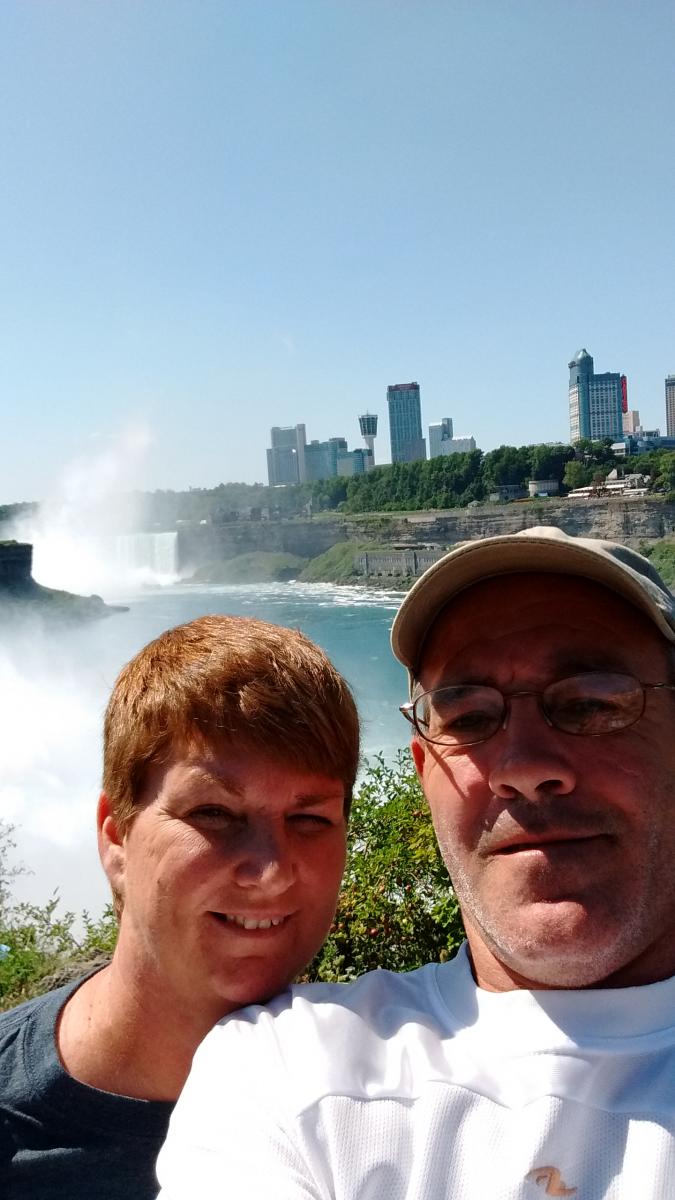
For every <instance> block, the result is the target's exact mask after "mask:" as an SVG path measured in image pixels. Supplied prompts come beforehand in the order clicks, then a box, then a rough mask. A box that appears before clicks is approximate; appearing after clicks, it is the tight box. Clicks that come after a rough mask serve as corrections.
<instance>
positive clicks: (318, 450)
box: [305, 437, 347, 480]
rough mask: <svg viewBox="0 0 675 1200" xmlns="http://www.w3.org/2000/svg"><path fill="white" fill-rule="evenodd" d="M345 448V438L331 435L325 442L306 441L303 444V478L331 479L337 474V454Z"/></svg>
mask: <svg viewBox="0 0 675 1200" xmlns="http://www.w3.org/2000/svg"><path fill="white" fill-rule="evenodd" d="M346 450H347V439H346V438H340V437H333V438H328V441H326V442H319V441H317V440H313V441H311V442H308V443H307V445H306V446H305V478H306V479H307V480H314V479H331V478H332V477H333V476H334V475H337V473H338V469H337V460H338V454H339V453H340V452H342V451H346Z"/></svg>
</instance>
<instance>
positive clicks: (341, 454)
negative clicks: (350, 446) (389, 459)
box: [337, 446, 373, 475]
mask: <svg viewBox="0 0 675 1200" xmlns="http://www.w3.org/2000/svg"><path fill="white" fill-rule="evenodd" d="M372 466H373V452H372V450H369V449H368V447H367V446H365V447H361V446H357V447H356V449H355V450H338V452H337V473H338V475H364V474H365V472H366V471H369V470H370V468H371V467H372Z"/></svg>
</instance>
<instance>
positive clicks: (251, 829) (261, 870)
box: [235, 824, 295, 895]
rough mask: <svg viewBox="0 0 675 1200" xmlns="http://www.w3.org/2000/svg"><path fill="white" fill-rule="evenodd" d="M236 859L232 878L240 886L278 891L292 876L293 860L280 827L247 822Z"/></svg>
mask: <svg viewBox="0 0 675 1200" xmlns="http://www.w3.org/2000/svg"><path fill="white" fill-rule="evenodd" d="M236 859H237V861H236V865H235V878H236V881H237V883H238V885H239V886H240V887H248V888H261V889H264V891H265V893H266V895H280V894H281V893H282V892H285V891H287V890H288V888H289V887H290V886H291V884H292V883H293V881H294V879H295V860H294V858H293V855H292V853H291V849H290V847H289V845H288V839H287V837H286V836H285V831H284V830H283V829H277V828H276V827H275V828H272V827H271V826H269V825H263V824H260V825H258V824H251V825H250V826H248V827H247V828H246V829H245V830H243V831H242V834H241V837H240V840H239V845H238V847H237V855H236Z"/></svg>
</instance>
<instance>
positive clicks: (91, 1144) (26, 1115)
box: [0, 979, 173, 1200]
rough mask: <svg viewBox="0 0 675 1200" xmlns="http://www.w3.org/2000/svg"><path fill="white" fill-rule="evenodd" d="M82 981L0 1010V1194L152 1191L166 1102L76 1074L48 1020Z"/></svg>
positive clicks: (131, 1199)
mask: <svg viewBox="0 0 675 1200" xmlns="http://www.w3.org/2000/svg"><path fill="white" fill-rule="evenodd" d="M81 982H82V980H80V979H78V980H77V981H76V982H75V983H72V984H69V985H68V986H67V987H63V988H59V989H58V990H57V991H54V992H48V993H47V995H46V996H40V997H39V998H38V999H37V1000H29V1001H28V1002H27V1003H26V1004H21V1005H20V1006H19V1007H18V1008H13V1009H11V1010H10V1011H9V1012H6V1013H0V1196H1V1197H2V1200H85V1198H86V1200H154V1197H156V1195H157V1192H158V1190H159V1189H158V1184H157V1179H156V1176H155V1160H156V1158H157V1155H158V1153H159V1150H160V1147H161V1145H162V1143H163V1141H164V1138H165V1137H166V1131H167V1127H168V1124H169V1117H170V1116H171V1111H172V1109H173V1104H171V1103H169V1102H168V1101H160V1100H132V1099H129V1098H128V1097H127V1096H115V1095H113V1094H112V1093H110V1092H101V1091H99V1090H98V1089H97V1088H92V1087H88V1086H87V1085H86V1084H84V1083H78V1081H77V1080H76V1079H73V1078H72V1076H71V1075H68V1073H67V1072H66V1071H65V1070H64V1069H63V1066H62V1065H61V1061H60V1059H59V1055H58V1051H57V1048H56V1020H57V1017H58V1015H59V1012H60V1010H61V1009H62V1007H63V1005H64V1004H65V1002H66V1000H67V999H68V997H69V996H70V995H72V993H73V992H74V991H75V989H76V988H77V987H78V986H79V984H80V983H81Z"/></svg>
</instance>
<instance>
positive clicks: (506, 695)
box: [398, 671, 675, 754]
mask: <svg viewBox="0 0 675 1200" xmlns="http://www.w3.org/2000/svg"><path fill="white" fill-rule="evenodd" d="M579 675H583V676H586V675H623V677H624V678H625V679H632V680H633V682H634V683H636V684H638V686H639V687H640V689H641V691H642V708H641V710H640V712H639V714H638V716H637V717H634V718H633V720H631V721H628V722H627V724H626V725H621V726H619V728H618V729H604V730H602V729H601V730H598V731H596V732H594V733H584V732H583V731H582V730H579V732H578V733H575V732H573V731H572V730H570V729H560V728H559V727H558V726H557V725H556V724H555V722H554V721H552V720H551V718H550V717H549V715H548V713H547V712H546V709H545V708H544V706H543V703H542V700H543V697H544V695H545V693H546V692H547V691H548V689H549V688H550V687H553V686H554V685H555V684H557V683H565V682H567V680H568V679H576V678H577V676H579ZM455 687H457V688H461V687H485V688H489V689H490V690H491V691H493V692H498V693H499V695H500V696H501V698H502V703H503V705H504V711H503V714H502V717H501V718H500V723H499V725H497V727H496V729H494V730H493V732H492V733H489V734H488V735H487V737H481V738H476V739H474V740H473V741H470V742H457V743H456V744H453V743H451V742H439V741H436V740H435V739H434V738H430V737H427V735H426V734H425V733H423V732H422V730H421V729H420V727H419V724H418V718H417V714H416V712H415V708H416V706H417V704H418V703H419V701H420V700H423V699H424V697H425V696H431V695H432V694H433V693H434V692H442V691H445V690H449V689H450V688H455ZM648 689H649V690H654V691H659V690H662V691H671V692H675V683H644V682H643V681H642V680H641V679H637V678H636V677H635V676H634V675H630V674H627V673H626V672H624V671H578V672H577V673H576V675H566V676H563V678H562V679H554V680H552V681H551V683H549V684H547V685H546V687H545V688H544V689H543V691H534V690H530V689H526V690H518V691H516V692H503V691H502V689H501V688H498V687H495V686H494V684H491V683H485V684H475V683H443V684H439V685H438V686H437V687H433V688H428V689H427V691H424V692H420V693H419V695H417V696H415V698H414V700H408V701H407V702H406V703H405V704H399V708H398V710H399V712H400V713H401V714H402V716H404V717H405V719H406V721H409V722H410V724H411V725H412V726H413V729H414V730H415V733H416V734H418V735H419V737H421V738H422V740H423V741H424V742H428V743H429V745H431V746H443V747H444V749H445V750H447V751H449V752H450V753H451V754H452V753H455V752H458V751H461V750H466V749H467V748H468V747H470V746H480V745H482V744H483V743H484V742H489V741H490V738H493V737H494V736H495V734H497V733H499V732H500V730H503V729H506V726H507V723H508V720H509V717H510V715H511V701H512V700H517V699H520V698H521V697H523V696H536V698H537V700H538V701H539V703H538V708H539V712H540V713H541V715H542V717H543V718H544V720H545V722H546V724H547V725H548V726H549V728H550V729H555V730H557V732H558V733H565V734H567V735H568V737H607V736H608V735H610V734H613V733H623V731H624V729H631V728H632V726H633V725H637V723H638V721H641V720H642V718H643V716H644V714H645V708H646V706H647V690H648Z"/></svg>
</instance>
